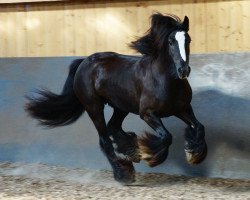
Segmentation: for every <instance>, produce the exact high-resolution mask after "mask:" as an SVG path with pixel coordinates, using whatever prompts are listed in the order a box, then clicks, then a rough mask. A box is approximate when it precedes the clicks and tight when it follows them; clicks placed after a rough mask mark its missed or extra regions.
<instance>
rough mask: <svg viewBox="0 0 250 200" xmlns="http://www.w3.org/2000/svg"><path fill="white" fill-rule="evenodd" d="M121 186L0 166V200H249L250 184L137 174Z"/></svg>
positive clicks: (70, 173) (101, 175)
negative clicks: (133, 178) (126, 184)
mask: <svg viewBox="0 0 250 200" xmlns="http://www.w3.org/2000/svg"><path fill="white" fill-rule="evenodd" d="M136 179H137V181H136V183H135V184H133V185H131V186H122V185H120V184H119V183H116V182H115V181H114V180H113V178H112V173H111V172H109V171H95V170H86V169H68V168H63V167H55V166H46V165H41V164H20V163H0V199H4V200H12V199H18V200H23V199H27V200H33V199H44V200H45V199H51V200H52V199H53V200H54V199H67V200H73V199H115V200H120V199H122V200H128V199H133V200H134V199H173V200H178V199H190V200H193V199H227V200H228V199H233V200H235V199H239V200H245V199H249V200H250V180H229V179H227V180H225V179H207V178H190V177H184V176H170V175H165V174H137V176H136Z"/></svg>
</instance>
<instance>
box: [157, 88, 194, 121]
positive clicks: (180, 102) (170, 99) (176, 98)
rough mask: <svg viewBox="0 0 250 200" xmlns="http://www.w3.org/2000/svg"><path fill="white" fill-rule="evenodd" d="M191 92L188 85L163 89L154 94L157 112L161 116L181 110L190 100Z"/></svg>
mask: <svg viewBox="0 0 250 200" xmlns="http://www.w3.org/2000/svg"><path fill="white" fill-rule="evenodd" d="M191 98H192V92H191V88H189V87H182V88H174V89H172V90H171V88H170V89H169V90H164V91H162V93H161V94H160V95H159V94H158V95H156V96H155V99H154V102H155V104H157V105H158V106H156V107H157V108H158V110H157V112H158V113H159V114H160V115H161V116H162V117H165V116H170V115H173V114H175V113H179V112H181V111H183V110H184V109H185V108H186V107H187V106H188V105H189V104H190V102H191Z"/></svg>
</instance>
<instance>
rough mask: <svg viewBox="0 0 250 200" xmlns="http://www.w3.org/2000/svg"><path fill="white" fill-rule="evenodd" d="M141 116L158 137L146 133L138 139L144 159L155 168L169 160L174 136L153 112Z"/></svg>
mask: <svg viewBox="0 0 250 200" xmlns="http://www.w3.org/2000/svg"><path fill="white" fill-rule="evenodd" d="M140 116H141V118H142V119H143V120H144V121H145V122H146V123H147V124H148V125H149V126H150V127H151V128H152V129H154V131H155V132H156V135H152V134H149V133H147V132H146V133H145V134H144V135H143V136H142V137H140V138H139V139H138V144H139V148H140V152H141V156H142V159H143V160H145V161H146V162H147V164H148V165H149V166H150V167H154V166H156V165H159V164H161V163H162V162H163V161H164V160H165V159H166V158H167V156H168V148H169V146H170V145H171V144H172V135H171V134H170V133H169V132H168V130H167V129H166V128H165V127H164V125H163V124H162V121H161V119H160V117H158V116H157V115H155V114H154V113H153V112H145V113H143V114H140Z"/></svg>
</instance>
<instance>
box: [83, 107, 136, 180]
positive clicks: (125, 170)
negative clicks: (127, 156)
mask: <svg viewBox="0 0 250 200" xmlns="http://www.w3.org/2000/svg"><path fill="white" fill-rule="evenodd" d="M92 103H93V102H92ZM103 109H104V105H103V104H102V103H98V104H92V105H89V104H88V106H86V111H87V112H88V114H89V117H90V118H91V119H92V121H93V123H94V125H95V127H96V129H97V131H98V134H99V138H100V146H101V149H102V151H103V152H104V154H105V155H106V157H107V158H108V160H109V163H110V164H111V166H112V168H113V173H114V178H115V180H117V181H119V182H122V183H131V182H134V180H135V170H134V167H133V163H132V162H131V161H128V160H123V159H120V158H119V157H117V155H116V154H115V152H114V148H113V145H112V141H111V139H110V138H109V134H108V131H107V126H106V123H105V119H104V113H103Z"/></svg>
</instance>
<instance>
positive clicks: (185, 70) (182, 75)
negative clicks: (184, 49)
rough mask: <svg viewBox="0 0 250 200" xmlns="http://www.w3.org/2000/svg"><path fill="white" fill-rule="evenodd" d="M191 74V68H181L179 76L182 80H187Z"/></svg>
mask: <svg viewBox="0 0 250 200" xmlns="http://www.w3.org/2000/svg"><path fill="white" fill-rule="evenodd" d="M190 72H191V68H190V67H189V66H187V67H180V68H179V69H178V76H179V78H180V79H185V78H187V77H188V76H189V74H190Z"/></svg>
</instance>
